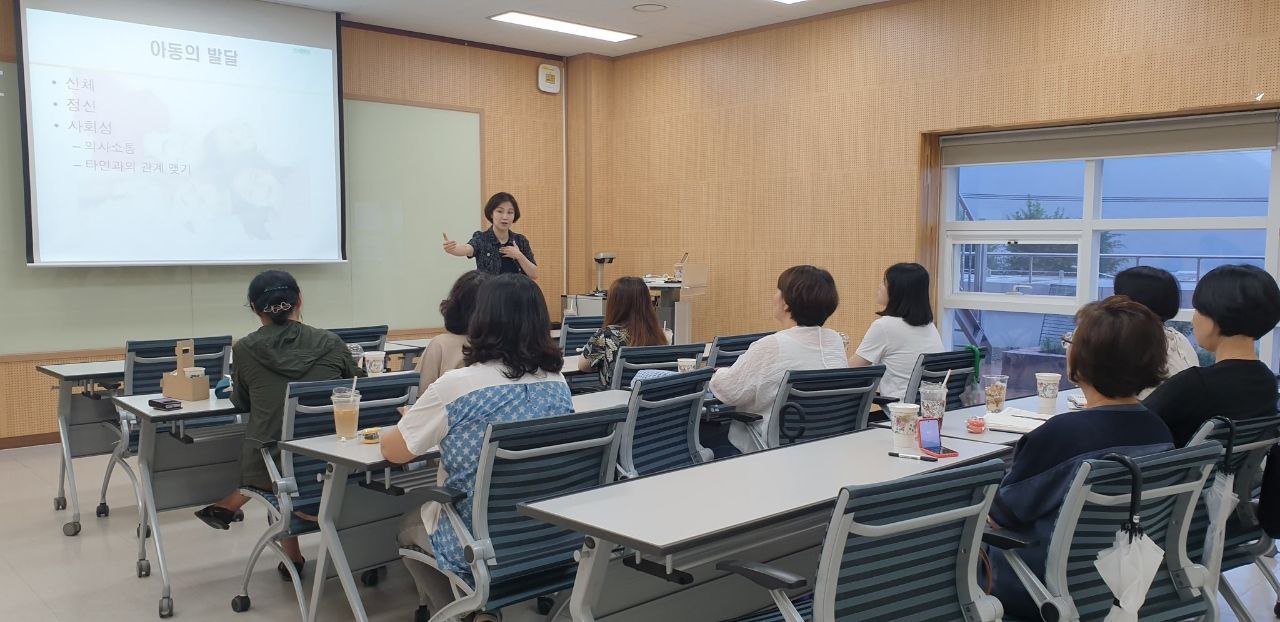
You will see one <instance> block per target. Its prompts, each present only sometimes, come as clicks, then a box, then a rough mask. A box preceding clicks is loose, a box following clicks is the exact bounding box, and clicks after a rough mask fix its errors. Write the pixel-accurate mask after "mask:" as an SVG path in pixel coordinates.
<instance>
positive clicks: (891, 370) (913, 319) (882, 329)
mask: <svg viewBox="0 0 1280 622" xmlns="http://www.w3.org/2000/svg"><path fill="white" fill-rule="evenodd" d="M876 306H878V307H880V310H879V311H877V312H876V314H877V315H879V316H880V317H879V318H877V319H876V321H874V322H872V323H871V327H870V328H868V329H867V334H866V335H864V336H863V337H862V343H861V344H860V345H858V350H857V352H855V353H854V355H853V357H852V358H851V359H850V360H849V364H850V365H851V366H853V367H866V366H867V365H884V367H885V370H884V378H883V379H882V380H881V381H880V395H883V396H885V397H895V398H898V399H901V398H902V395H903V394H904V393H906V392H907V382H908V381H910V380H911V372H912V371H914V370H915V367H916V361H917V360H919V358H920V355H921V354H930V353H933V352H942V351H943V347H942V335H941V334H939V333H938V327H937V326H934V325H933V307H932V305H930V304H929V271H928V270H925V268H924V266H922V265H920V264H918V263H897V264H893V265H892V266H889V268H888V269H887V270H885V271H884V282H882V283H880V288H879V289H878V290H876Z"/></svg>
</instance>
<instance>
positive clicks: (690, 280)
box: [645, 264, 710, 344]
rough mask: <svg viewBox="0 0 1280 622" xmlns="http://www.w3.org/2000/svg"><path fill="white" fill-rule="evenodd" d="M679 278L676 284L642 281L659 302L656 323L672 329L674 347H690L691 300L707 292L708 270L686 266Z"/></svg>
mask: <svg viewBox="0 0 1280 622" xmlns="http://www.w3.org/2000/svg"><path fill="white" fill-rule="evenodd" d="M682 276H683V278H682V279H681V280H679V281H674V280H670V281H669V280H666V279H662V278H647V279H645V284H646V285H648V286H649V291H650V292H652V293H653V294H654V296H655V297H656V298H657V299H658V321H659V322H661V323H662V324H663V325H664V326H666V327H667V328H669V329H671V332H672V339H671V342H672V343H673V344H685V343H693V299H694V298H696V297H698V296H701V295H702V294H705V293H706V292H707V283H708V281H709V277H710V267H709V266H707V265H706V264H686V265H685V266H684V274H683V275H682Z"/></svg>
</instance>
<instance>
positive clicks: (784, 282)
mask: <svg viewBox="0 0 1280 622" xmlns="http://www.w3.org/2000/svg"><path fill="white" fill-rule="evenodd" d="M778 291H780V292H782V300H783V302H785V303H787V310H788V311H790V312H791V319H792V320H795V323H796V324H797V325H799V326H822V325H823V324H826V323H827V318H829V317H831V314H832V313H835V312H836V307H838V306H840V293H839V292H837V291H836V280H835V279H834V278H831V273H830V272H827V271H826V270H823V269H822V268H819V267H817V266H807V265H805V266H792V267H790V268H787V269H786V270H783V271H782V274H780V275H778Z"/></svg>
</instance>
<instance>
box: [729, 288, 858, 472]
mask: <svg viewBox="0 0 1280 622" xmlns="http://www.w3.org/2000/svg"><path fill="white" fill-rule="evenodd" d="M839 304H840V295H839V293H838V292H837V291H836V282H835V279H833V278H831V273H830V272H827V271H826V270H823V269H822V268H817V267H814V266H794V267H791V268H787V270H786V271H784V272H783V273H782V275H781V276H779V277H778V293H777V294H776V295H774V297H773V317H774V319H775V320H777V321H778V324H780V325H781V327H782V329H781V330H779V331H778V332H776V333H774V334H772V335H769V336H768V337H764V338H762V339H760V340H759V341H757V342H755V343H753V344H751V347H750V348H748V349H747V351H746V352H744V353H743V354H742V356H740V357H738V360H737V361H735V362H734V364H733V366H732V367H726V368H723V369H719V370H717V371H716V373H715V375H714V376H712V377H711V383H710V384H709V385H708V388H709V389H710V390H711V392H712V393H714V394H715V396H716V399H718V400H720V401H721V402H723V403H725V404H728V405H730V406H733V407H734V408H735V409H737V410H739V411H741V412H747V413H753V414H757V415H760V416H761V417H763V418H762V419H761V420H759V421H756V422H753V423H750V424H746V423H740V422H737V421H735V422H733V423H732V425H731V427H730V428H729V442H730V443H731V444H732V445H733V446H734V447H735V448H737V449H738V451H741V452H743V453H749V452H753V451H756V450H759V449H762V448H763V447H764V445H765V444H764V435H765V430H766V429H767V427H768V417H769V414H770V411H771V410H772V409H773V402H774V399H775V398H776V397H777V395H778V388H779V386H781V384H782V376H783V374H785V373H786V372H787V371H789V370H793V369H835V368H840V367H848V366H849V361H848V359H847V358H846V357H845V352H844V340H843V339H841V338H840V333H837V332H836V331H834V330H831V329H829V328H823V327H822V325H823V324H825V323H826V321H827V318H829V317H831V314H832V313H835V311H836V307H837V306H838V305H839Z"/></svg>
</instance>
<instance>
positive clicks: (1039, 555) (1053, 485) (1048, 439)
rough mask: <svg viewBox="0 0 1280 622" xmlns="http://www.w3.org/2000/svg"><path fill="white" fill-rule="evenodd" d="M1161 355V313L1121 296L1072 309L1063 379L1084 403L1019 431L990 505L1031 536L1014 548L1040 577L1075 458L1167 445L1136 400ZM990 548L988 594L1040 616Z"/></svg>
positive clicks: (1156, 372)
mask: <svg viewBox="0 0 1280 622" xmlns="http://www.w3.org/2000/svg"><path fill="white" fill-rule="evenodd" d="M1166 356H1167V355H1166V353H1165V336H1164V330H1163V329H1162V327H1161V324H1160V318H1158V317H1156V315H1155V314H1154V313H1152V312H1151V310H1150V309H1147V308H1146V307H1144V306H1142V305H1140V304H1138V303H1136V302H1133V301H1132V300H1129V299H1128V298H1125V297H1124V296H1112V297H1110V298H1107V299H1106V300H1103V301H1100V302H1091V303H1089V304H1087V305H1085V306H1084V307H1081V309H1080V311H1079V312H1077V313H1076V330H1075V332H1074V333H1073V335H1072V337H1071V342H1070V343H1069V345H1068V347H1067V377H1068V378H1070V379H1071V381H1072V382H1074V383H1076V384H1077V385H1079V386H1080V389H1081V390H1082V391H1084V395H1085V397H1086V398H1087V399H1088V403H1089V408H1088V409H1086V410H1080V411H1076V412H1067V413H1063V414H1060V415H1057V416H1055V417H1053V418H1052V419H1049V420H1048V421H1046V422H1045V423H1044V424H1043V425H1041V426H1040V427H1039V428H1037V429H1035V430H1034V431H1032V432H1030V433H1029V434H1027V435H1026V436H1023V437H1022V439H1020V440H1019V441H1018V444H1017V445H1016V446H1015V447H1014V450H1013V463H1012V464H1011V465H1010V467H1009V473H1008V474H1006V475H1005V478H1004V481H1003V482H1001V483H1000V489H999V490H998V491H997V492H996V497H995V501H994V502H993V503H992V505H991V516H990V519H989V520H990V521H991V522H992V523H993V524H995V525H997V526H999V527H1005V528H1009V529H1012V530H1014V531H1019V532H1027V533H1030V534H1031V535H1032V536H1033V537H1034V538H1035V539H1036V540H1037V544H1035V545H1033V546H1031V547H1028V548H1024V549H1019V550H1018V554H1019V555H1020V556H1021V557H1022V559H1023V560H1024V561H1026V562H1027V565H1028V566H1030V567H1031V569H1032V570H1034V571H1035V572H1036V573H1037V574H1039V575H1041V576H1043V574H1044V565H1045V556H1046V554H1047V552H1048V545H1049V536H1050V534H1052V533H1053V525H1054V522H1055V521H1056V520H1057V517H1058V510H1059V509H1060V508H1061V507H1062V500H1063V498H1064V496H1065V495H1066V491H1067V488H1068V487H1069V486H1070V484H1071V480H1072V478H1073V477H1074V476H1075V472H1076V468H1077V467H1078V466H1079V464H1080V462H1082V461H1084V460H1089V459H1094V458H1101V457H1102V456H1104V455H1106V454H1107V453H1110V452H1117V453H1121V454H1125V455H1129V456H1141V455H1146V454H1151V453H1156V452H1160V451H1166V450H1169V449H1172V448H1173V437H1172V436H1170V435H1169V429H1168V428H1167V427H1165V425H1164V424H1163V423H1162V422H1161V421H1160V418H1159V417H1156V416H1155V415H1154V414H1152V413H1151V412H1150V411H1148V410H1147V409H1146V408H1143V406H1142V403H1141V402H1139V401H1138V393H1139V392H1140V391H1142V390H1143V389H1145V388H1147V387H1150V386H1152V385H1154V384H1156V383H1158V382H1160V374H1161V372H1162V371H1163V370H1164V366H1165V357H1166ZM990 553H992V554H991V555H990V558H991V567H992V573H993V574H994V576H995V589H994V591H992V594H993V595H995V596H996V597H997V598H999V599H1000V602H1001V603H1003V604H1004V610H1005V613H1006V614H1010V615H1012V616H1014V617H1018V618H1026V619H1033V620H1038V619H1040V615H1039V612H1038V611H1037V609H1036V606H1035V603H1034V602H1032V600H1031V597H1030V596H1028V595H1027V593H1026V591H1025V590H1024V589H1023V587H1022V584H1021V583H1020V582H1019V581H1018V579H1017V577H1015V576H1014V574H1013V570H1012V569H1011V568H1010V567H1009V565H1008V563H1007V562H1005V559H1004V555H1002V554H999V553H997V552H994V551H992V552H990Z"/></svg>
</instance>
